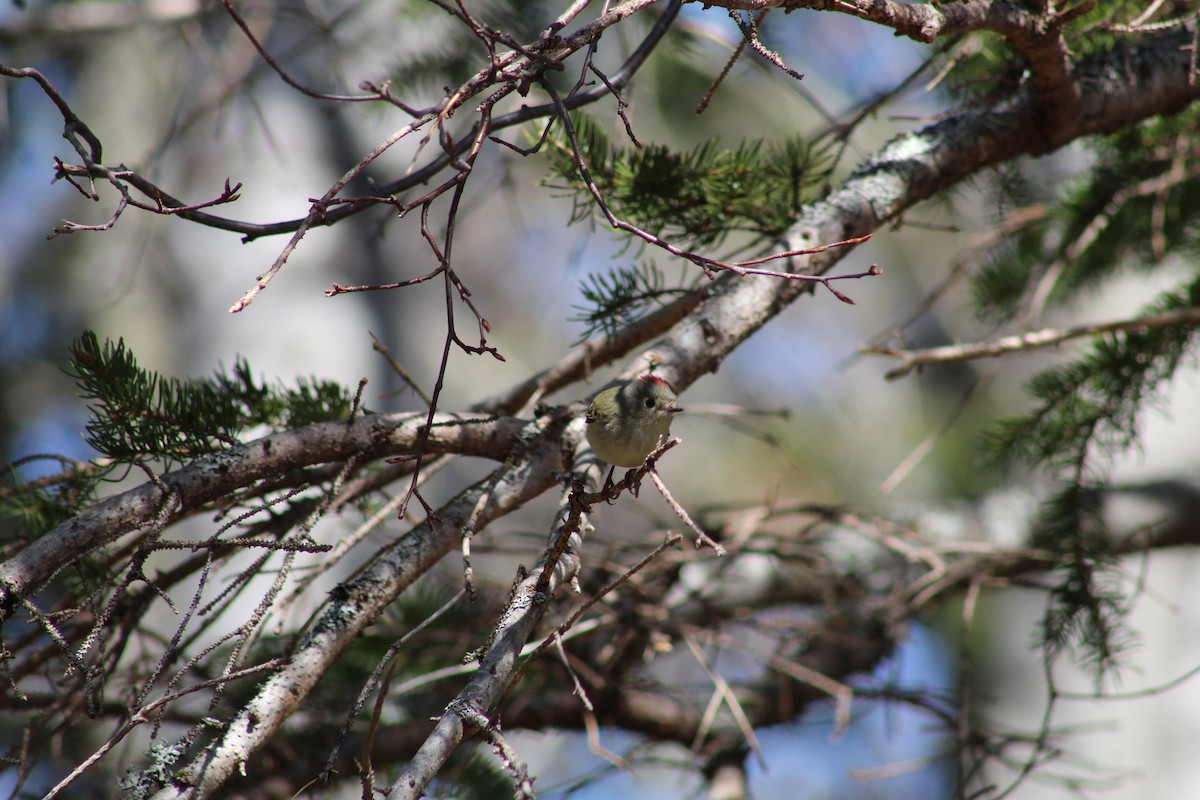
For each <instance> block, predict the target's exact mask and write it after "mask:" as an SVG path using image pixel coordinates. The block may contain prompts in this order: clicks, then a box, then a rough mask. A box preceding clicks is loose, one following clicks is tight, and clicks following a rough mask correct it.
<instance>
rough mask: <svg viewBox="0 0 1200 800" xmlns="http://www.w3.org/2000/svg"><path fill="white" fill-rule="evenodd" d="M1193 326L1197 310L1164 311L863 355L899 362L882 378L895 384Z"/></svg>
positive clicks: (881, 349)
mask: <svg viewBox="0 0 1200 800" xmlns="http://www.w3.org/2000/svg"><path fill="white" fill-rule="evenodd" d="M1196 324H1200V308H1184V309H1180V310H1178V311H1168V312H1165V313H1162V314H1151V315H1149V316H1145V317H1135V318H1133V319H1124V320H1117V321H1115V322H1103V323H1095V324H1090V325H1075V326H1073V327H1070V328H1046V329H1044V330H1040V331H1029V332H1028V333H1021V334H1017V335H1015V336H1005V337H1002V338H1000V339H995V340H993V341H990V342H978V343H973V344H955V345H945V346H942V347H930V348H927V349H924V350H903V349H901V348H896V347H889V346H869V347H864V348H863V352H864V353H871V354H873V355H884V356H890V357H892V358H895V359H897V360H898V361H899V362H900V366H898V367H895V368H893V369H891V370H888V371H887V372H886V373H884V377H886V378H887V379H888V380H895V379H896V378H902V377H904V376H905V375H907V374H908V373H910V372H912V371H913V370H914V369H917V368H918V367H922V366H925V365H927V364H953V363H957V362H961V361H972V360H975V359H979V358H995V357H997V356H1002V355H1005V354H1006V353H1016V352H1023V351H1027V350H1036V349H1039V348H1043V347H1053V346H1055V345H1059V344H1062V343H1063V342H1067V341H1070V340H1072V339H1079V338H1082V337H1094V336H1102V335H1104V334H1107V333H1117V332H1120V331H1137V330H1146V329H1150V328H1166V327H1173V326H1176V325H1196Z"/></svg>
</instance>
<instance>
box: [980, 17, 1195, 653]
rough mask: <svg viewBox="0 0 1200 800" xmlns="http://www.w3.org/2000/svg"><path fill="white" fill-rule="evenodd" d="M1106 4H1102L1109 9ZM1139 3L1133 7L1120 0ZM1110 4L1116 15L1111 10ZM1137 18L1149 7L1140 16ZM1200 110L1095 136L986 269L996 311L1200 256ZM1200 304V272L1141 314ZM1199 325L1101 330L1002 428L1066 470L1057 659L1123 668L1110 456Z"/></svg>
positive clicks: (986, 294) (1058, 538) (1044, 462)
mask: <svg viewBox="0 0 1200 800" xmlns="http://www.w3.org/2000/svg"><path fill="white" fill-rule="evenodd" d="M1098 5H1102V4H1098ZM1113 5H1121V6H1123V7H1125V11H1123V12H1121V13H1127V12H1128V11H1130V10H1131V9H1132V7H1130V6H1129V4H1113ZM1105 13H1109V12H1108V11H1106V12H1105ZM1134 13H1136V12H1134ZM1198 126H1200V111H1197V110H1195V109H1191V110H1188V111H1185V112H1184V113H1182V114H1180V115H1178V116H1176V117H1172V118H1169V119H1155V120H1152V121H1149V122H1147V123H1145V124H1143V125H1140V126H1137V127H1134V128H1130V129H1128V130H1126V131H1123V132H1121V133H1119V134H1117V135H1114V136H1111V137H1108V138H1106V139H1103V140H1100V141H1097V142H1093V143H1092V148H1093V163H1092V165H1091V167H1090V169H1088V170H1087V171H1086V172H1085V173H1084V174H1083V175H1082V176H1081V177H1080V178H1079V179H1078V180H1076V181H1075V182H1073V183H1072V184H1071V185H1070V186H1068V187H1067V189H1066V190H1065V191H1064V192H1063V195H1062V197H1060V198H1059V200H1058V202H1057V203H1056V204H1055V208H1056V210H1055V211H1054V212H1053V215H1047V216H1044V217H1041V218H1038V219H1036V220H1035V221H1034V222H1033V223H1032V224H1030V225H1027V226H1025V227H1024V228H1023V229H1022V230H1021V231H1020V232H1018V233H1017V234H1016V235H1015V236H1012V237H1009V239H1008V240H1007V241H1005V242H1004V243H1003V244H1002V245H1001V246H1000V247H998V248H996V250H995V251H994V252H993V254H992V256H993V260H992V262H991V263H990V264H988V265H987V266H986V267H985V268H984V269H982V270H981V271H980V273H979V274H978V275H977V276H976V277H975V279H974V282H973V290H974V300H975V304H976V308H977V311H978V312H979V313H980V314H981V315H982V316H984V317H989V318H992V319H998V320H1012V319H1015V318H1017V317H1018V316H1020V315H1021V314H1023V313H1026V312H1032V316H1033V318H1037V317H1038V316H1039V315H1040V313H1041V311H1042V310H1043V309H1044V308H1053V307H1062V306H1066V305H1068V304H1071V303H1076V302H1078V301H1079V300H1081V299H1084V298H1086V297H1087V296H1088V295H1089V294H1091V293H1094V292H1095V291H1097V290H1099V289H1101V288H1103V287H1105V286H1106V285H1108V283H1109V282H1111V281H1112V280H1113V279H1114V278H1116V277H1119V276H1123V275H1128V274H1129V273H1130V272H1131V271H1135V270H1136V271H1145V272H1150V271H1153V270H1156V269H1158V268H1159V267H1160V266H1161V265H1162V264H1163V263H1164V261H1165V260H1166V259H1167V258H1168V257H1171V256H1175V258H1174V259H1172V261H1171V263H1172V264H1173V265H1174V264H1179V263H1183V264H1188V263H1194V259H1195V257H1196V254H1197V251H1198V250H1200V247H1198V244H1200V237H1198V236H1197V232H1198V231H1200V158H1197V155H1198V154H1197V152H1196V150H1195V147H1194V144H1193V143H1194V142H1195V137H1196V130H1197V127H1198ZM1194 307H1200V275H1198V274H1197V273H1196V272H1195V270H1193V271H1192V273H1191V274H1190V275H1188V276H1186V277H1185V278H1184V280H1183V281H1182V282H1181V285H1180V286H1179V287H1178V288H1176V289H1174V290H1171V291H1167V292H1165V293H1163V294H1161V295H1160V296H1159V298H1158V300H1157V301H1156V302H1154V303H1153V304H1151V305H1150V306H1149V307H1147V308H1144V309H1142V310H1141V312H1140V314H1134V313H1130V314H1129V315H1128V316H1130V317H1134V318H1136V317H1145V316H1151V315H1155V314H1162V313H1165V312H1170V311H1176V310H1181V309H1186V308H1194ZM1198 330H1200V328H1198V326H1196V325H1194V324H1191V325H1174V326H1162V327H1154V326H1146V327H1143V328H1135V329H1132V330H1129V331H1122V332H1119V333H1114V334H1108V335H1105V336H1104V337H1103V338H1100V339H1097V340H1096V341H1094V342H1093V343H1092V345H1091V346H1090V348H1089V349H1088V351H1087V352H1086V353H1084V354H1083V355H1082V356H1080V357H1078V358H1076V359H1075V360H1074V361H1072V362H1071V363H1068V364H1066V365H1064V366H1059V367H1055V368H1053V369H1049V370H1046V371H1045V372H1043V373H1041V374H1040V375H1038V376H1037V377H1035V378H1034V379H1033V380H1032V381H1030V383H1029V391H1030V393H1031V394H1032V395H1033V397H1034V400H1035V405H1034V408H1033V410H1032V411H1031V412H1029V413H1028V414H1026V415H1024V416H1022V417H1018V418H1013V419H1008V420H1005V421H1003V422H1002V423H1000V424H999V425H998V426H997V428H996V429H995V430H994V432H993V434H992V437H991V444H992V445H993V448H994V449H993V452H994V454H996V455H997V456H1000V457H1003V458H1017V459H1021V460H1023V461H1026V462H1027V463H1030V464H1032V465H1035V466H1042V467H1048V468H1049V469H1051V470H1052V471H1054V472H1055V473H1056V474H1057V475H1059V476H1060V477H1061V478H1063V480H1064V483H1063V485H1062V487H1061V488H1060V490H1059V491H1058V492H1057V493H1056V494H1055V495H1054V496H1053V497H1052V498H1051V499H1050V500H1048V501H1047V502H1046V505H1045V508H1044V518H1043V525H1042V528H1041V530H1040V532H1039V535H1038V541H1037V544H1038V546H1039V547H1040V548H1042V549H1043V550H1044V551H1046V552H1049V553H1051V554H1053V555H1055V556H1057V559H1056V561H1057V564H1058V565H1059V566H1058V569H1057V570H1056V571H1055V575H1056V576H1057V577H1056V582H1055V583H1054V584H1053V585H1052V586H1051V595H1050V604H1049V606H1048V608H1047V611H1046V615H1045V618H1044V620H1043V630H1042V636H1043V643H1044V644H1045V645H1046V646H1047V647H1048V648H1049V652H1050V653H1051V654H1055V653H1057V652H1061V651H1064V650H1070V651H1071V652H1073V653H1074V654H1076V655H1077V656H1079V657H1080V658H1081V659H1082V660H1083V661H1084V662H1085V663H1087V664H1089V665H1090V666H1092V667H1094V668H1095V669H1096V670H1097V672H1098V674H1101V675H1102V674H1104V672H1106V671H1108V670H1111V669H1112V668H1114V667H1115V666H1116V665H1117V660H1118V658H1119V656H1120V654H1121V652H1122V649H1123V647H1124V646H1125V644H1126V641H1127V634H1126V633H1125V632H1124V630H1123V628H1122V627H1121V626H1122V620H1123V618H1124V616H1125V613H1126V611H1127V608H1126V602H1125V600H1124V598H1123V593H1122V591H1121V587H1119V586H1118V585H1116V578H1115V573H1114V572H1113V571H1112V570H1110V569H1107V567H1109V566H1111V559H1110V558H1109V557H1107V556H1106V553H1107V552H1108V551H1109V550H1110V549H1111V545H1112V542H1111V535H1110V532H1109V531H1108V530H1106V528H1105V522H1104V515H1103V514H1102V513H1101V511H1102V509H1100V508H1098V507H1096V502H1097V501H1096V499H1095V498H1097V497H1099V496H1100V494H1101V487H1102V484H1103V481H1102V478H1101V476H1100V475H1098V474H1097V473H1099V472H1101V470H1102V468H1103V465H1104V463H1105V460H1106V459H1107V458H1109V457H1111V456H1114V455H1117V454H1119V453H1122V452H1124V451H1126V450H1129V449H1131V448H1134V447H1136V446H1137V445H1138V442H1139V429H1140V422H1141V419H1142V416H1143V414H1144V413H1145V412H1146V411H1147V410H1149V409H1152V408H1153V407H1154V406H1155V405H1156V404H1157V403H1158V401H1159V400H1160V398H1161V396H1162V393H1163V391H1164V390H1165V388H1166V387H1167V385H1168V384H1169V382H1170V381H1171V379H1172V378H1173V377H1174V376H1175V374H1176V372H1177V370H1178V369H1179V368H1180V366H1182V365H1184V364H1185V363H1187V361H1188V360H1189V356H1190V355H1191V354H1193V353H1194V352H1195V346H1196V341H1197V331H1198Z"/></svg>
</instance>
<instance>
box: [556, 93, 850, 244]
mask: <svg viewBox="0 0 1200 800" xmlns="http://www.w3.org/2000/svg"><path fill="white" fill-rule="evenodd" d="M571 119H572V124H573V126H574V128H575V131H576V137H577V139H578V141H579V145H580V150H581V152H582V154H583V158H584V160H585V162H586V164H587V167H588V170H589V172H590V173H591V176H592V179H593V180H594V181H595V184H596V188H597V189H598V190H599V192H600V195H601V197H603V198H604V200H605V202H606V203H607V204H608V207H609V209H610V210H611V211H612V212H613V214H615V215H616V216H617V217H618V218H619V219H623V220H625V221H627V222H630V223H632V224H634V225H636V226H638V227H639V228H641V229H642V230H645V231H647V232H649V233H652V234H654V235H656V236H660V237H662V238H665V239H668V240H670V241H671V242H672V243H673V244H676V245H677V246H680V247H682V248H684V249H688V250H693V251H695V250H699V249H701V248H709V247H712V246H714V245H718V244H721V243H722V242H724V241H725V240H726V238H727V237H728V236H729V235H730V234H732V233H745V234H750V235H751V236H753V237H755V238H764V237H765V238H770V237H774V236H778V235H779V234H781V233H782V232H783V231H785V230H786V229H787V227H788V225H789V224H790V223H791V220H792V215H793V213H794V211H795V209H796V207H797V206H798V204H799V203H800V202H802V201H803V200H804V199H806V193H807V192H809V191H811V190H813V188H814V187H817V186H820V185H822V184H823V182H824V181H825V179H826V178H827V177H828V175H829V170H830V169H831V166H832V162H831V160H830V159H829V158H828V157H827V153H826V152H825V151H823V150H818V149H816V148H813V147H810V146H808V145H806V144H805V143H804V142H802V141H800V140H799V139H794V140H792V141H789V142H787V143H784V144H780V145H776V146H768V145H767V144H765V143H764V142H763V141H762V140H750V141H746V142H743V143H742V144H741V145H739V146H738V147H737V148H736V149H734V150H724V149H721V148H719V147H718V146H717V144H716V142H712V141H710V142H706V143H704V144H702V145H700V146H698V147H696V148H694V149H692V150H690V151H688V152H676V151H674V150H671V149H670V148H669V147H666V146H664V145H648V146H646V147H642V148H633V147H629V148H621V147H616V146H614V145H613V144H612V143H611V142H610V141H609V139H608V137H607V136H605V134H604V132H603V131H602V130H601V129H600V128H599V126H597V125H596V124H595V123H594V122H593V121H592V120H591V119H590V118H589V117H587V116H585V115H582V114H575V115H572V117H571ZM550 152H551V160H552V165H551V168H552V171H553V172H554V175H555V179H557V180H559V181H565V182H566V187H567V188H569V189H571V190H572V191H573V192H574V194H575V206H574V210H573V212H572V216H571V222H580V221H583V220H588V219H592V218H593V215H595V214H596V213H598V212H597V209H596V207H595V205H594V204H593V203H592V200H591V195H590V194H589V193H588V190H587V187H586V185H585V183H584V181H583V179H582V177H581V176H580V174H579V170H578V167H577V165H576V163H575V160H574V157H573V155H572V152H571V147H570V144H569V142H567V141H566V140H565V139H564V138H562V137H560V138H559V139H558V140H557V141H556V142H554V146H553V147H552V148H551V150H550ZM551 180H554V179H551Z"/></svg>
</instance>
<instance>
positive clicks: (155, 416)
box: [68, 331, 350, 462]
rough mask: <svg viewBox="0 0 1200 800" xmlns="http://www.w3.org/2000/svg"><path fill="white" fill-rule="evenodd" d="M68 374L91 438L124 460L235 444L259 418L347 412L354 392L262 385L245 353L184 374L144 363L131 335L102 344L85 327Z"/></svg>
mask: <svg viewBox="0 0 1200 800" xmlns="http://www.w3.org/2000/svg"><path fill="white" fill-rule="evenodd" d="M71 354H72V362H71V366H70V368H69V369H68V373H69V374H70V375H71V376H72V377H74V378H75V380H76V381H77V383H78V384H79V388H80V391H81V395H82V397H83V398H84V399H85V400H87V401H88V408H89V409H90V410H91V412H92V418H91V419H90V420H89V421H88V424H87V434H86V438H87V441H88V444H90V445H91V446H92V447H94V448H96V450H98V451H100V452H101V453H103V454H104V455H106V456H109V457H110V458H113V459H116V460H118V461H129V460H134V459H143V458H148V459H160V460H163V461H167V462H177V461H180V460H182V459H188V458H194V457H195V456H197V455H201V454H203V453H211V452H214V451H216V450H220V449H223V448H224V447H226V446H228V445H230V444H232V443H234V442H236V441H237V439H238V435H239V434H240V433H241V432H242V431H244V430H246V429H247V428H250V427H252V426H255V425H267V426H268V427H270V428H272V429H281V428H286V427H293V426H297V425H305V424H308V423H311V422H318V421H322V420H333V419H344V418H345V417H346V415H347V414H348V413H349V411H350V396H349V394H348V393H347V392H346V391H345V390H344V389H343V388H342V387H340V386H338V385H337V384H334V383H330V382H327V381H320V382H318V381H304V380H301V381H300V382H299V385H298V386H297V388H296V389H279V388H272V387H268V386H267V385H265V384H258V383H256V382H255V380H254V376H253V375H252V374H251V372H250V366H249V364H247V363H246V362H245V360H243V359H240V358H239V359H238V360H237V362H236V363H235V364H234V366H233V370H232V372H231V373H230V374H226V373H223V372H217V373H216V374H215V375H214V376H213V377H212V378H208V379H191V380H180V379H178V378H165V377H163V376H161V375H158V374H157V373H153V372H149V371H147V370H144V369H142V368H141V367H139V366H138V364H137V360H136V359H135V358H134V356H133V353H131V352H130V351H129V350H128V349H127V348H126V347H125V343H124V341H118V342H117V343H116V344H115V345H114V344H113V343H112V342H110V341H106V342H105V343H104V345H103V346H101V345H100V343H99V341H98V340H97V338H96V334H94V333H93V332H91V331H87V332H85V333H84V334H83V335H82V336H81V337H80V338H79V339H77V340H76V341H75V343H74V344H73V345H72V347H71Z"/></svg>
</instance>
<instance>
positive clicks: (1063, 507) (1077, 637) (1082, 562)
mask: <svg viewBox="0 0 1200 800" xmlns="http://www.w3.org/2000/svg"><path fill="white" fill-rule="evenodd" d="M1100 488H1101V487H1099V486H1094V485H1090V484H1089V485H1082V484H1077V483H1072V484H1069V485H1067V486H1066V487H1065V488H1064V489H1062V491H1060V492H1059V493H1058V494H1056V495H1055V496H1053V497H1052V498H1050V499H1049V500H1048V501H1046V503H1045V504H1044V506H1043V509H1042V519H1041V524H1040V525H1039V527H1038V529H1037V531H1036V533H1035V537H1034V545H1035V546H1036V547H1038V548H1039V549H1040V550H1043V551H1045V552H1048V553H1052V554H1054V555H1056V556H1057V557H1058V558H1057V561H1058V564H1059V569H1058V570H1057V572H1056V573H1055V575H1054V583H1053V584H1052V585H1051V587H1050V597H1049V601H1048V605H1047V608H1046V613H1045V615H1044V617H1043V619H1042V630H1041V638H1042V644H1043V645H1044V646H1045V647H1046V648H1048V653H1049V655H1050V656H1052V657H1053V656H1056V655H1058V654H1059V653H1062V652H1064V651H1069V652H1071V653H1073V654H1074V655H1075V656H1076V657H1077V659H1078V660H1079V661H1080V662H1081V663H1083V664H1084V665H1085V666H1088V667H1090V668H1092V669H1093V670H1094V671H1095V672H1096V673H1097V676H1098V677H1099V676H1102V675H1104V674H1105V673H1106V672H1110V671H1112V670H1114V669H1116V668H1117V667H1118V666H1119V660H1120V657H1121V655H1122V653H1123V652H1124V651H1125V650H1126V649H1127V647H1128V643H1129V640H1130V636H1131V635H1130V633H1129V631H1128V629H1127V628H1126V627H1125V625H1124V620H1125V618H1126V616H1127V615H1128V613H1129V602H1128V599H1127V598H1126V596H1125V593H1124V592H1123V591H1122V590H1121V587H1120V586H1119V585H1118V584H1117V582H1116V577H1115V575H1114V573H1113V572H1112V571H1111V570H1109V569H1107V568H1108V567H1110V566H1112V564H1113V563H1114V562H1115V561H1116V559H1115V558H1114V557H1113V556H1111V555H1109V552H1110V548H1109V541H1108V538H1109V537H1108V532H1107V530H1106V529H1105V526H1104V522H1103V515H1102V510H1103V509H1102V508H1101V507H1100V502H1101V500H1100V498H1101V497H1102V496H1103V494H1102V492H1101V491H1100Z"/></svg>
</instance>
